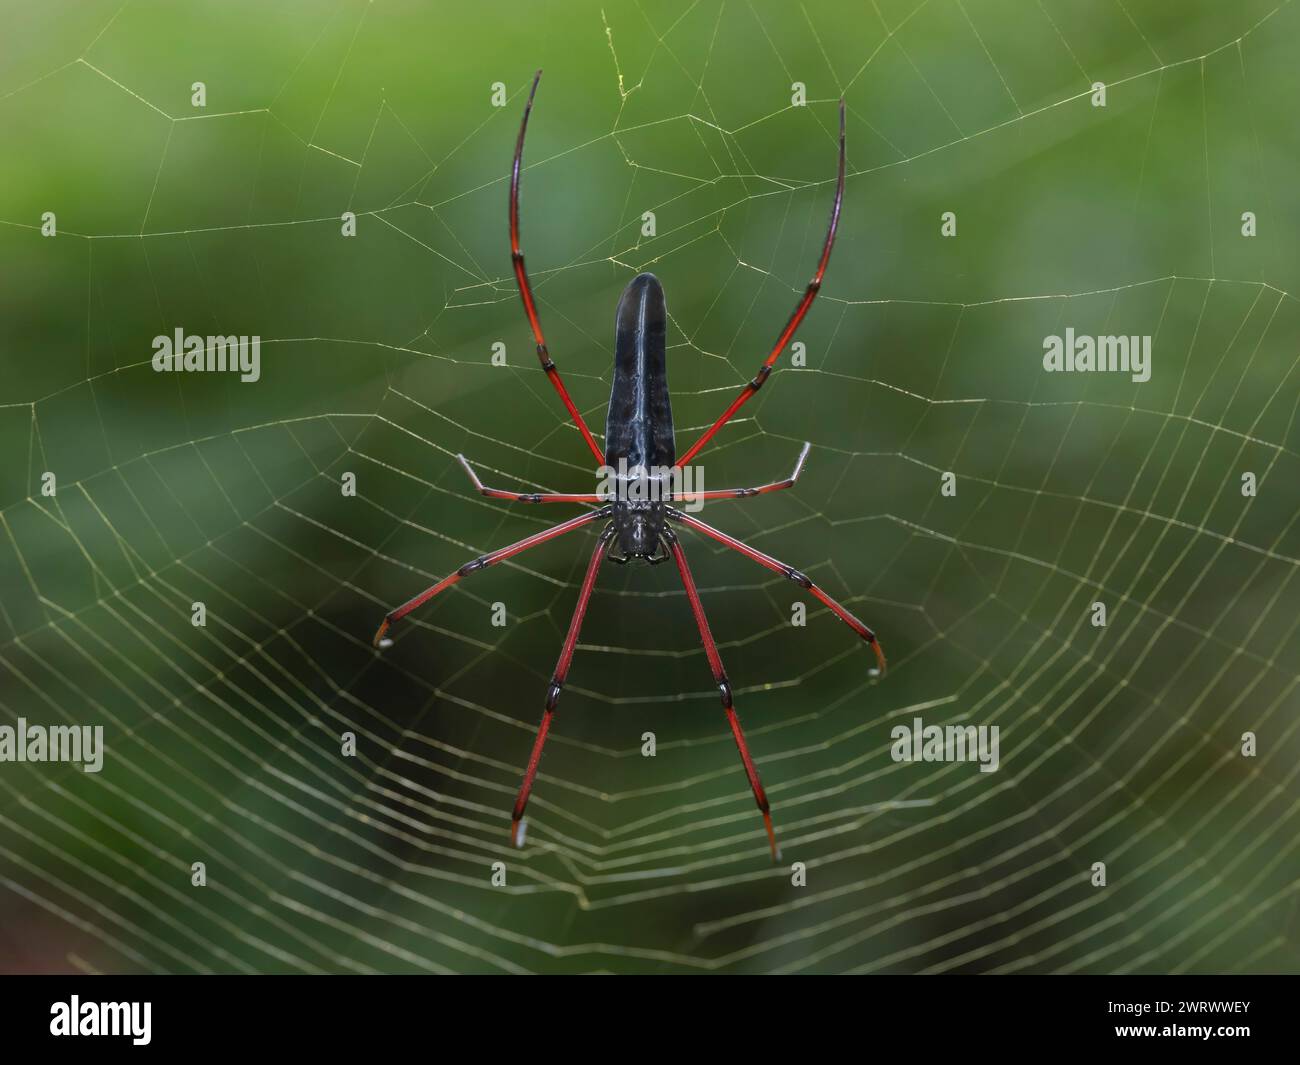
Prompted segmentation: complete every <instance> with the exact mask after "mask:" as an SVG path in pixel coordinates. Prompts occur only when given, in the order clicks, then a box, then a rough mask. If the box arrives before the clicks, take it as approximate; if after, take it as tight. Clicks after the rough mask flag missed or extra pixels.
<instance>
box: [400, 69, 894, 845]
mask: <svg viewBox="0 0 1300 1065" xmlns="http://www.w3.org/2000/svg"><path fill="white" fill-rule="evenodd" d="M541 76H542V72H541V71H540V70H539V71H538V72H537V75H536V77H535V78H534V79H533V85H532V89H531V91H530V92H529V94H528V103H527V104H526V105H525V106H524V117H523V121H522V122H521V123H520V126H519V136H518V139H517V140H516V141H515V156H514V165H513V166H512V168H511V171H510V254H511V259H512V261H513V264H514V272H515V280H516V282H517V283H518V286H519V295H520V297H521V298H522V299H523V304H524V313H525V314H526V315H527V316H528V324H529V325H530V326H531V327H532V331H533V338H534V340H535V341H536V343H537V357H538V359H539V360H540V361H541V364H542V370H543V371H545V373H546V375H547V377H549V378H550V381H551V384H552V385H554V386H555V391H556V392H557V393H558V394H559V397H560V401H561V402H562V403H563V404H564V406H565V409H566V410H567V411H568V412H569V416H570V417H571V418H572V419H573V422H574V424H575V425H576V426H577V428H578V431H579V432H580V433H581V434H582V438H583V440H584V441H586V444H587V447H588V448H589V449H590V450H591V453H592V455H593V456H594V457H595V459H596V462H597V463H598V464H599V465H600V466H601V467H603V468H609V467H619V468H620V469H626V468H629V467H630V468H632V469H640V470H646V469H651V470H659V471H665V470H667V471H673V472H676V471H679V470H680V469H681V468H682V467H684V466H686V464H687V463H689V462H690V461H691V459H693V458H694V457H695V456H696V455H697V454H698V453H699V452H700V450H701V448H703V447H704V446H705V445H706V444H707V443H708V442H709V441H710V440H712V439H713V437H714V435H715V434H716V433H717V431H718V430H719V429H721V428H722V427H723V426H724V425H725V424H726V423H727V422H728V421H729V420H730V419H731V417H732V415H734V414H735V413H736V411H738V410H739V409H740V408H741V406H742V405H744V404H745V403H746V402H747V401H748V400H749V398H750V397H751V396H753V395H754V393H755V392H757V391H758V390H759V389H760V388H761V387H762V386H763V383H764V382H765V381H766V380H767V377H768V375H769V374H770V373H771V372H772V367H773V366H774V365H775V363H776V360H777V357H778V356H779V355H780V353H781V352H782V351H783V350H784V349H785V346H786V345H787V344H788V343H789V342H790V340H791V338H792V337H793V336H794V332H795V330H796V329H797V328H798V327H799V323H800V322H802V321H803V319H804V316H805V315H806V314H807V313H808V308H809V307H810V306H811V305H812V302H813V300H814V299H815V298H816V296H817V290H818V289H819V288H820V287H821V283H822V276H823V275H824V274H825V273H826V264H827V262H829V261H830V257H831V247H832V245H833V244H834V243H835V230H836V228H837V227H838V225H839V220H840V205H841V203H842V202H843V199H844V101H843V100H841V101H840V138H839V142H840V143H839V171H838V177H837V180H836V184H835V202H834V204H833V206H832V207H831V220H830V227H829V228H828V230H827V232H826V241H825V243H824V245H823V246H822V253H821V258H820V260H819V261H818V263H817V272H816V273H815V274H813V278H812V280H811V281H809V282H808V287H807V288H806V289H805V290H804V294H803V297H802V298H801V299H800V300H799V302H798V304H797V305H796V306H795V309H794V313H793V314H791V315H790V318H789V320H788V321H787V322H786V325H785V328H784V329H782V330H781V333H780V335H779V336H778V337H777V339H776V343H775V344H774V345H773V346H772V350H771V353H770V354H769V355H768V356H767V358H766V359H765V360H764V361H763V364H762V365H761V366H760V367H759V368H758V372H757V373H756V374H755V375H754V378H753V380H751V381H750V382H749V384H747V385H746V386H745V387H744V388H743V389H741V391H740V394H739V395H738V396H737V397H736V398H735V399H734V400H732V402H731V405H730V406H729V407H727V409H726V410H725V411H723V412H722V414H721V416H719V418H718V420H717V421H715V422H714V423H713V424H712V425H711V426H710V427H709V428H708V429H707V430H706V431H705V432H704V434H703V435H702V436H701V437H700V438H699V439H698V440H697V441H696V442H695V443H694V444H693V445H692V446H691V447H690V449H689V450H688V451H687V452H686V454H685V455H683V456H682V457H681V458H680V459H679V458H677V457H676V444H675V441H674V436H673V413H672V406H671V403H670V399H669V395H668V377H667V363H666V357H665V334H666V321H667V313H666V310H665V307H664V290H663V287H662V286H661V285H660V284H659V281H658V279H657V278H656V277H655V276H654V275H653V274H640V275H638V276H637V277H634V278H633V279H632V281H631V282H630V283H629V284H628V286H627V288H626V289H625V290H624V292H623V295H622V298H621V299H620V300H619V303H618V310H617V312H616V315H615V333H616V335H615V344H614V377H613V384H612V386H611V388H610V396H609V413H608V415H607V418H606V421H605V450H604V451H603V452H602V451H601V449H600V447H599V446H598V445H597V443H596V441H595V439H594V438H593V437H592V435H591V430H590V429H588V428H587V423H586V422H585V421H584V420H583V418H582V415H581V414H580V413H579V411H578V408H577V407H576V406H575V405H574V402H573V400H572V399H571V398H570V396H569V391H568V389H567V388H565V387H564V382H563V380H562V379H561V378H560V371H559V370H558V369H557V368H556V366H555V363H554V361H553V360H552V359H551V357H550V354H549V352H548V351H547V348H546V339H545V337H544V336H543V335H542V324H541V320H540V319H539V318H538V315H537V304H536V301H535V300H534V298H533V290H532V286H531V285H530V284H529V281H528V273H527V271H526V270H525V269H524V255H523V252H522V251H520V249H519V174H520V169H521V166H522V162H523V154H524V135H525V134H526V133H527V131H528V116H529V114H530V113H531V112H532V109H533V98H534V96H536V94H537V83H538V82H539V81H540V80H541ZM808 448H809V445H808V444H804V446H803V450H802V451H801V452H800V453H799V459H798V461H797V462H796V464H795V467H794V471H793V472H792V473H791V474H790V476H789V477H787V478H785V479H784V480H781V481H773V482H772V483H770V484H765V485H761V486H759V487H757V488H731V489H722V490H714V491H698V492H690V491H687V492H684V493H683V492H674V491H673V488H672V486H671V484H670V483H669V482H667V481H664V482H663V483H660V484H659V485H657V486H656V487H657V489H658V491H656V492H653V493H651V496H652V498H650V499H646V498H644V497H643V496H642V495H641V493H638V494H637V497H636V498H633V497H632V495H631V493H630V492H629V491H628V481H627V480H626V479H623V480H619V481H616V482H615V485H616V488H615V491H614V492H613V494H612V496H611V495H608V494H585V493H578V494H537V493H521V492H510V491H506V490H503V489H500V488H488V487H486V486H484V484H483V483H482V481H480V480H479V478H478V475H477V474H476V473H475V472H474V470H473V468H472V467H471V466H470V464H469V463H468V462H466V461H465V457H464V456H463V455H458V456H457V458H458V459H459V460H460V464H461V465H462V466H463V467H464V469H465V472H466V473H467V474H468V475H469V478H470V480H471V482H473V485H474V487H475V489H476V490H477V491H478V492H479V493H480V494H482V495H484V496H487V497H488V498H489V499H506V500H512V501H514V502H517V503H590V504H595V503H602V504H603V505H602V506H600V507H599V508H598V509H595V510H590V511H587V512H586V513H584V514H582V515H580V516H579V517H576V518H571V519H569V520H568V521H565V522H561V523H560V524H558V525H555V526H552V527H551V528H549V529H546V530H544V531H542V532H539V533H536V534H535V535H533V536H529V537H526V538H525V539H523V540H520V541H519V542H518V543H514V544H511V545H509V546H508V547H503V548H501V549H499V550H497V551H493V552H491V553H489V554H486V555H482V556H481V557H479V558H476V559H474V560H473V561H471V562H467V563H465V565H463V566H461V567H460V569H458V570H456V572H455V573H452V574H450V575H449V576H447V577H444V578H443V579H442V580H441V581H439V582H438V583H437V584H435V585H433V586H432V587H431V588H428V589H426V590H425V591H423V592H421V593H420V594H419V595H417V596H415V598H413V599H410V600H408V601H407V602H406V603H403V604H402V605H401V606H399V607H398V608H397V609H396V610H392V611H390V612H389V613H388V615H387V616H386V617H385V618H384V620H383V623H382V624H381V625H380V626H379V631H378V632H377V633H376V634H375V646H376V647H385V646H388V645H389V644H390V642H391V641H389V640H387V639H386V638H385V635H386V633H387V632H388V628H389V626H390V625H392V623H393V622H395V621H399V620H400V619H402V618H404V617H406V615H407V614H409V613H411V611H413V610H415V609H417V608H418V607H421V606H423V605H424V604H425V603H427V602H428V601H429V600H430V599H432V598H433V597H434V596H436V595H438V594H439V593H440V592H443V591H445V590H446V589H448V588H450V587H451V586H452V585H453V584H456V583H457V582H458V581H460V580H461V579H462V578H464V577H468V576H469V575H470V574H471V573H475V572H477V571H478V570H481V569H484V568H485V567H487V566H491V565H494V564H496V563H498V562H502V561H504V560H505V559H508V558H513V557H514V556H515V555H518V554H520V553H521V552H524V551H527V550H528V549H529V548H532V547H536V546H537V545H538V544H544V543H546V542H547V541H548V540H553V539H555V538H556V537H557V536H562V535H564V534H565V533H568V532H572V531H573V530H575V529H580V528H583V527H584V526H587V525H592V524H594V523H596V522H605V527H604V529H603V530H602V531H601V533H600V536H599V538H598V539H597V541H596V546H595V550H593V551H592V553H591V561H590V562H589V563H588V564H587V571H586V575H585V576H584V577H583V580H582V587H581V589H580V590H579V592H578V605H577V606H576V607H575V608H574V611H573V619H572V621H570V623H569V631H568V635H567V636H566V637H565V639H564V646H563V648H562V649H561V651H560V659H559V661H558V662H557V663H556V666H555V673H554V675H553V676H552V678H551V683H550V687H549V688H548V689H547V692H546V704H545V709H544V711H543V714H542V723H541V726H540V727H539V728H538V731H537V739H536V740H535V741H534V743H533V750H532V754H531V755H529V758H528V767H527V769H526V770H525V771H524V779H523V784H522V786H521V787H520V789H519V798H518V799H517V800H516V801H515V806H514V812H513V814H512V815H511V828H510V834H511V840H512V841H513V842H514V844H515V845H516V846H522V845H523V833H522V831H521V827H522V824H523V817H524V809H525V807H526V806H527V805H528V796H529V794H530V793H531V791H532V789H533V781H534V779H535V778H536V776H537V766H538V763H539V762H540V761H541V757H542V747H543V746H544V745H545V743H546V736H547V734H548V733H549V731H550V728H551V720H552V718H553V717H554V715H555V707H556V704H557V703H558V702H559V698H560V692H561V690H562V689H563V687H564V682H565V679H566V678H567V676H568V673H569V666H570V665H571V663H572V662H573V652H574V648H575V646H576V645H577V642H578V634H579V632H580V631H581V629H582V619H583V616H584V615H585V614H586V612H587V603H588V601H589V600H590V599H591V591H592V588H593V586H594V585H595V583H596V574H597V572H598V570H599V569H600V563H601V561H602V559H604V558H607V559H609V560H610V561H613V562H617V563H626V562H630V561H639V562H648V563H651V564H655V563H658V562H666V561H667V560H668V559H669V558H671V559H672V560H673V561H674V562H675V563H676V565H677V571H678V573H679V574H680V575H681V579H682V584H683V585H684V586H685V589H686V598H687V600H688V601H689V602H690V606H691V611H692V613H693V614H694V615H695V624H696V626H697V627H698V628H699V630H700V640H701V642H702V643H703V645H704V654H705V657H706V658H707V659H708V662H709V666H710V668H711V669H712V670H713V679H714V681H715V682H716V683H717V686H718V692H719V693H720V695H721V697H722V707H723V710H724V711H725V712H726V715H727V723H728V725H730V727H731V733H732V735H733V736H734V737H735V739H736V746H737V748H739V750H740V760H741V762H742V763H743V764H744V766H745V775H746V776H747V777H748V778H749V786H750V788H751V789H752V790H753V792H754V801H755V802H757V803H758V809H759V811H760V812H761V813H762V815H763V824H764V827H765V828H766V830H767V839H768V843H769V845H770V847H771V850H772V857H773V859H774V860H775V859H776V858H777V857H778V854H779V852H778V850H777V846H776V835H775V833H774V832H773V830H772V817H771V814H770V812H769V806H768V801H767V795H766V793H765V792H764V791H763V785H762V783H761V782H760V780H759V777H758V769H757V768H756V767H755V766H754V759H753V758H752V757H751V756H750V753H749V745H748V744H747V743H746V742H745V734H744V733H743V732H742V731H741V728H740V720H739V719H738V718H737V716H736V709H735V706H734V705H733V703H732V694H731V684H730V682H729V681H728V680H727V673H726V670H724V669H723V667H722V658H721V657H720V656H719V654H718V646H717V644H716V643H715V642H714V640H713V634H712V633H711V632H710V631H709V622H708V619H707V618H706V617H705V616H704V607H703V605H702V604H701V602H700V595H699V592H698V590H697V589H696V587H695V579H694V578H693V577H692V576H691V570H690V567H689V566H688V565H687V563H686V552H685V550H684V548H683V547H682V543H681V540H680V539H678V537H677V534H676V532H674V530H673V525H674V524H676V525H682V526H685V527H686V528H688V529H692V530H694V531H695V532H698V533H702V534H703V535H705V536H707V537H710V538H712V539H714V540H716V541H717V542H718V543H721V544H725V545H726V546H727V547H729V548H731V549H732V550H734V551H738V552H740V554H742V555H744V556H745V557H746V558H748V559H750V560H752V561H754V562H757V563H758V564H759V565H760V566H765V567H766V568H767V569H770V570H772V571H773V572H774V573H780V574H781V575H783V576H785V577H787V578H789V579H790V580H792V581H794V582H795V583H796V584H798V585H799V586H800V587H802V588H804V589H806V590H807V591H809V592H810V593H811V594H812V595H813V596H815V597H816V598H817V599H818V600H820V601H821V602H822V603H823V604H825V605H826V606H827V607H829V608H830V610H831V611H832V612H833V613H834V614H835V616H836V617H838V618H839V619H840V620H841V621H843V622H844V623H845V624H846V625H848V626H849V628H851V629H852V630H853V631H854V632H856V633H857V634H858V635H859V636H860V637H862V639H864V640H865V641H866V642H867V643H869V644H870V645H871V647H872V649H873V650H874V651H875V653H876V658H877V660H878V662H879V667H880V669H881V671H882V672H883V670H884V668H885V656H884V653H883V652H882V651H881V649H880V644H879V643H878V642H877V641H876V636H875V633H873V632H872V631H871V630H870V629H869V628H867V626H866V625H864V624H863V623H862V622H861V621H859V620H858V619H857V618H856V617H854V616H853V615H852V614H851V613H849V611H848V610H846V609H845V608H844V607H842V606H841V605H840V604H839V603H837V602H836V601H835V600H834V599H832V598H831V597H830V596H829V595H827V594H826V593H825V592H823V591H822V590H821V589H820V588H818V587H817V586H816V585H815V584H813V582H812V581H811V580H810V579H809V578H808V577H807V576H805V575H804V574H802V573H800V572H799V571H798V570H797V569H794V568H793V567H792V566H787V565H786V564H785V563H784V562H779V561H778V560H776V559H774V558H772V557H771V556H770V555H765V554H763V552H761V551H757V550H755V549H754V548H752V547H749V546H748V545H746V544H743V543H741V542H740V541H739V540H736V539H733V538H732V537H730V536H728V535H727V534H726V533H724V532H722V531H720V530H718V529H715V528H713V527H712V526H711V525H706V524H705V523H704V522H702V521H700V520H698V519H697V518H695V517H693V516H691V515H690V514H688V513H686V512H684V511H682V510H679V509H677V508H676V507H673V506H671V505H669V504H671V503H673V502H680V501H690V502H695V501H703V500H707V499H744V498H747V497H749V496H754V495H760V494H762V493H764V492H777V491H780V490H781V489H783V488H789V487H790V486H791V485H793V484H794V483H795V481H796V479H797V478H798V476H799V473H800V471H801V470H802V469H803V464H804V460H805V459H806V458H807V456H808Z"/></svg>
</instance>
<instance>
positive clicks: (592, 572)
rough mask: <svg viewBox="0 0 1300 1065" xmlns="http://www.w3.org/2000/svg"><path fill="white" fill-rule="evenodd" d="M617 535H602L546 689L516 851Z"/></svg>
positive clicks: (519, 811)
mask: <svg viewBox="0 0 1300 1065" xmlns="http://www.w3.org/2000/svg"><path fill="white" fill-rule="evenodd" d="M613 535H614V530H613V527H610V528H608V529H606V530H605V531H604V532H603V533H601V534H600V540H599V541H598V542H597V544H596V549H595V550H594V551H593V552H592V553H591V561H590V562H588V563H587V575H586V576H585V577H583V579H582V589H581V591H579V592H578V605H577V606H575V607H574V608H573V618H572V620H571V621H570V622H569V633H568V635H567V636H565V637H564V646H563V647H562V648H561V649H560V658H559V661H557V662H556V663H555V672H554V673H553V674H552V675H551V684H550V687H548V688H547V689H546V708H545V709H544V710H543V711H542V723H541V725H539V726H538V729H537V739H536V740H534V741H533V752H532V754H530V755H529V756H528V768H527V769H525V770H524V782H523V784H521V785H520V787H519V797H518V798H517V799H516V800H515V808H514V812H513V813H512V814H511V815H510V840H511V842H512V843H513V844H514V845H515V846H516V847H522V846H523V838H522V835H521V833H520V826H521V825H522V824H523V819H524V808H525V807H526V806H527V805H528V796H529V795H530V794H532V790H533V781H534V780H535V779H536V777H537V766H538V764H539V763H540V762H541V760H542V747H544V746H545V744H546V736H547V734H548V733H549V732H550V731H551V719H552V718H553V717H554V716H555V706H556V704H557V703H558V702H559V701H560V692H561V691H562V690H563V689H564V682H565V681H566V680H567V679H568V676H569V666H570V665H571V664H572V662H573V649H574V648H575V647H576V646H577V644H578V634H579V633H580V632H581V631H582V619H583V618H584V617H585V616H586V614H587V604H588V603H589V602H590V601H591V590H592V588H594V587H595V585H596V574H597V573H598V572H599V570H600V563H601V556H602V555H603V554H604V553H605V547H606V545H607V544H608V543H609V541H610V538H611V537H613Z"/></svg>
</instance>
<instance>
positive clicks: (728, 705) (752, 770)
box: [667, 532, 781, 862]
mask: <svg viewBox="0 0 1300 1065" xmlns="http://www.w3.org/2000/svg"><path fill="white" fill-rule="evenodd" d="M667 539H668V546H669V549H670V550H671V551H672V553H673V559H674V561H676V563H677V572H678V573H680V574H681V575H682V584H684V585H685V586H686V598H687V599H689V600H690V603H691V612H692V613H693V614H694V615H695V624H696V626H698V628H699V630H700V640H701V642H702V643H703V644H704V654H705V657H706V658H708V660H709V668H710V669H712V670H713V679H714V681H716V682H717V685H718V692H719V694H720V695H721V696H722V708H723V710H725V711H726V714H727V724H728V725H730V726H731V734H732V736H734V737H735V739H736V747H737V748H738V749H739V750H740V760H741V762H743V763H744V766H745V776H747V777H748V778H749V786H750V789H751V790H752V791H753V792H754V801H755V802H756V803H758V811H759V813H761V814H762V815H763V827H764V828H766V829H767V842H768V845H769V846H770V847H771V848H772V861H774V862H775V861H779V860H780V858H781V851H780V850H779V849H778V848H777V845H776V833H775V832H774V831H773V830H772V811H771V808H770V806H769V805H768V802H767V792H765V791H764V790H763V782H762V781H761V780H759V779H758V768H757V767H756V766H755V765H754V759H753V757H751V755H750V753H749V744H747V743H746V742H745V733H744V732H743V731H741V728H740V718H738V717H737V716H736V708H735V706H734V705H733V704H732V698H731V682H730V681H729V680H728V679H727V671H726V670H725V669H723V668H722V656H721V655H720V654H718V645H717V644H716V643H714V642H713V633H712V632H710V631H709V619H708V618H706V617H705V616H704V605H703V604H702V603H701V602H700V593H699V590H698V589H697V588H696V587H695V578H694V577H692V576H691V568H690V566H688V565H687V564H686V552H685V551H684V550H683V549H682V544H681V541H680V540H678V539H677V537H676V536H673V534H672V533H671V532H669V533H668V536H667Z"/></svg>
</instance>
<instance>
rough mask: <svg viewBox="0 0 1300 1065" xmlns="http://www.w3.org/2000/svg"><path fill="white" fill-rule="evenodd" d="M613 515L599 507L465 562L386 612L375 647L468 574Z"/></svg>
mask: <svg viewBox="0 0 1300 1065" xmlns="http://www.w3.org/2000/svg"><path fill="white" fill-rule="evenodd" d="M612 512H613V508H611V507H601V508H600V510H593V511H590V512H589V513H587V514H582V515H579V516H578V517H576V518H570V519H569V520H568V521H564V522H561V523H560V524H559V525H553V526H551V528H549V529H543V530H542V531H541V532H539V533H534V534H533V535H532V536H526V537H524V539H522V540H519V541H517V542H515V543H513V544H510V545H509V546H508V547H503V548H500V549H499V550H497V551H492V552H489V553H488V554H486V555H480V556H479V557H478V558H475V559H472V560H470V561H469V562H466V563H465V564H464V565H463V566H461V567H460V569H458V570H456V572H455V573H451V574H448V575H447V576H446V577H444V578H443V579H442V580H440V581H439V582H438V583H437V584H435V585H432V586H431V587H429V588H426V589H425V590H424V591H422V592H421V593H420V594H419V595H417V596H415V597H414V598H413V599H408V600H407V601H406V602H405V603H403V604H402V605H401V606H399V607H398V608H397V609H396V610H391V611H389V612H388V614H386V615H385V616H384V620H383V621H382V622H380V625H379V630H378V631H377V632H376V633H375V639H374V645H375V646H376V647H380V648H383V647H388V646H390V645H391V644H392V641H391V640H388V639H385V637H386V636H387V635H388V629H389V627H390V626H391V625H392V624H393V622H395V621H401V620H402V618H404V617H406V615H407V614H409V613H410V612H411V611H412V610H416V609H418V608H419V607H422V606H424V604H425V603H427V602H428V601H429V600H430V599H432V598H433V597H434V596H435V595H438V594H440V593H442V592H445V591H446V590H447V589H448V588H450V587H451V586H452V585H453V584H458V583H460V581H462V580H463V579H464V578H466V577H468V576H469V575H470V574H471V573H477V572H478V571H479V570H481V569H486V568H487V567H488V566H495V565H496V564H497V563H498V562H504V561H505V560H506V559H508V558H513V557H514V556H515V555H518V554H520V553H521V552H523V551H527V550H528V549H529V548H530V547H536V546H537V545H538V544H544V543H546V542H547V541H548V540H554V539H555V538H556V537H557V536H563V535H564V534H565V533H567V532H572V531H573V530H574V529H581V528H582V527H583V526H584V525H590V524H591V523H592V522H594V521H600V520H601V519H603V518H608V517H609V516H610V514H611V513H612Z"/></svg>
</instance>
